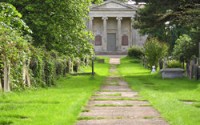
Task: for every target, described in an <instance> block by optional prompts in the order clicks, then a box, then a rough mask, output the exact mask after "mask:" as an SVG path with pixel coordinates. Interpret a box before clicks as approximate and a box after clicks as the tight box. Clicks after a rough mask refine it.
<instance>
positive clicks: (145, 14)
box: [134, 0, 200, 50]
mask: <svg viewBox="0 0 200 125" xmlns="http://www.w3.org/2000/svg"><path fill="white" fill-rule="evenodd" d="M199 15H200V2H199V0H177V1H176V0H163V1H158V0H148V1H147V5H146V6H145V7H144V8H141V9H139V10H138V11H137V15H136V20H135V23H134V24H135V25H134V26H135V28H139V29H140V32H141V33H142V34H149V36H153V37H158V38H159V39H160V40H162V41H166V42H168V43H170V45H171V50H172V49H173V46H174V44H175V41H176V39H177V38H178V37H179V36H180V35H182V34H189V35H190V37H191V38H192V41H193V42H198V40H199V39H200V37H199V35H198V34H199V32H200V30H199V29H200V28H199V24H200V17H199ZM166 24H167V25H166Z"/></svg>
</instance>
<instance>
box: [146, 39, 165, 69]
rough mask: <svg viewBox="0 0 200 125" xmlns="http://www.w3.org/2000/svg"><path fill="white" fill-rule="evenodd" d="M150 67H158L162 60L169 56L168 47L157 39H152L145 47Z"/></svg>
mask: <svg viewBox="0 0 200 125" xmlns="http://www.w3.org/2000/svg"><path fill="white" fill-rule="evenodd" d="M144 49H145V57H146V59H147V65H148V67H152V66H156V67H157V66H158V62H159V60H160V59H161V58H163V57H164V56H166V55H167V54H168V46H167V45H166V44H165V43H161V42H159V40H158V39H157V38H150V39H149V40H148V41H147V42H146V43H145V45H144Z"/></svg>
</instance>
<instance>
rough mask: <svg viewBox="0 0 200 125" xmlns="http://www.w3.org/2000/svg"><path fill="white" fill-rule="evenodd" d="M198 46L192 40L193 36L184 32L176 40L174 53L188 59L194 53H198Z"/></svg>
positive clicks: (175, 55) (178, 56)
mask: <svg viewBox="0 0 200 125" xmlns="http://www.w3.org/2000/svg"><path fill="white" fill-rule="evenodd" d="M197 48H198V46H197V44H196V43H194V42H193V41H192V39H191V37H190V36H188V35H186V34H183V35H182V36H180V37H179V38H178V39H177V40H176V43H175V46H174V49H173V53H172V54H173V56H174V57H177V58H180V57H181V56H184V58H185V59H186V60H189V59H191V57H192V56H193V55H197V53H198V51H197V50H198V49H197Z"/></svg>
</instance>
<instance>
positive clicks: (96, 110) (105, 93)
mask: <svg viewBox="0 0 200 125" xmlns="http://www.w3.org/2000/svg"><path fill="white" fill-rule="evenodd" d="M110 64H111V69H110V74H111V75H110V76H109V77H108V78H107V80H106V82H105V84H104V85H103V86H102V88H101V90H100V91H98V92H96V94H95V95H94V96H93V97H92V99H91V100H90V101H89V103H88V106H86V107H85V110H84V111H83V112H82V113H81V115H80V118H79V119H80V120H79V121H78V123H77V125H168V124H167V123H166V122H165V121H164V120H163V119H162V118H161V117H160V114H159V113H158V112H157V111H156V110H155V109H153V108H152V107H151V106H150V104H149V102H148V101H145V100H141V98H140V97H139V95H138V93H137V92H134V91H132V90H131V89H130V87H129V86H128V84H127V83H126V82H125V81H124V80H122V79H121V78H120V77H119V76H118V73H117V71H116V64H120V59H119V58H118V57H113V58H111V59H110Z"/></svg>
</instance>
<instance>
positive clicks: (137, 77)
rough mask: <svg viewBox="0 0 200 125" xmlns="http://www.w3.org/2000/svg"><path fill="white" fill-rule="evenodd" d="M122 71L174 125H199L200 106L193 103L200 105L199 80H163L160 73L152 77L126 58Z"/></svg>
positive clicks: (145, 70) (142, 94) (140, 66)
mask: <svg viewBox="0 0 200 125" xmlns="http://www.w3.org/2000/svg"><path fill="white" fill-rule="evenodd" d="M133 62H134V63H133ZM118 69H119V72H120V73H121V75H123V76H124V79H125V80H126V81H127V82H128V83H129V85H130V86H131V88H132V89H133V90H135V91H137V92H139V94H140V96H142V98H143V99H145V100H148V101H149V102H150V104H152V106H153V107H154V108H156V109H157V110H158V111H159V112H160V113H161V115H162V117H163V118H164V119H165V120H166V121H167V122H168V123H169V124H170V125H199V122H198V121H200V117H199V114H200V110H199V107H198V106H194V105H193V104H192V105H190V104H189V103H190V100H191V101H194V102H191V103H194V104H195V103H197V104H199V103H200V97H199V95H200V91H199V90H200V82H199V81H194V80H189V79H187V78H182V79H162V78H161V76H160V75H159V74H150V73H149V70H147V69H145V68H143V66H142V65H141V64H140V63H138V62H137V61H136V60H135V59H133V58H122V59H121V64H120V66H119V67H118ZM181 100H185V101H181Z"/></svg>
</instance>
